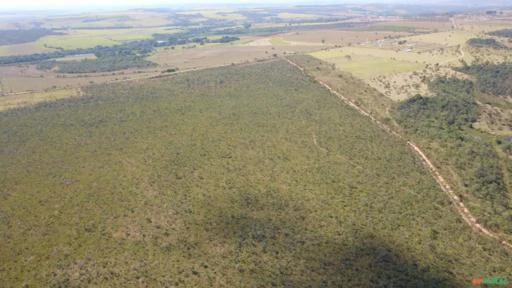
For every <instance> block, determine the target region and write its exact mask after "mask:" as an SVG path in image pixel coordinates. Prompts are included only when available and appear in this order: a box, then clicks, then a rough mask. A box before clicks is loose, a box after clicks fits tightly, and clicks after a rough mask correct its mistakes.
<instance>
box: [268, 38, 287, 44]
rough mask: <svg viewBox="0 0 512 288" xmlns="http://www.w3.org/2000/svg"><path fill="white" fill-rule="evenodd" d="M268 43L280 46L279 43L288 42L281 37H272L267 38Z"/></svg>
mask: <svg viewBox="0 0 512 288" xmlns="http://www.w3.org/2000/svg"><path fill="white" fill-rule="evenodd" d="M269 42H270V44H272V45H276V46H280V45H290V42H288V41H286V40H284V39H283V38H281V37H272V38H270V40H269Z"/></svg>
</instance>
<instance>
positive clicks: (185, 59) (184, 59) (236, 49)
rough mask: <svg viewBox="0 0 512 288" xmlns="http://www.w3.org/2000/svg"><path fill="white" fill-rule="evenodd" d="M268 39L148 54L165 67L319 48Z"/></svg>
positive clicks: (210, 64)
mask: <svg viewBox="0 0 512 288" xmlns="http://www.w3.org/2000/svg"><path fill="white" fill-rule="evenodd" d="M267 43H268V44H269V45H222V46H213V47H197V48H189V49H174V50H172V49H159V50H158V51H157V52H156V53H154V54H153V55H152V56H150V57H148V60H149V61H152V62H155V63H158V64H160V65H161V66H162V67H173V68H179V69H181V70H187V69H201V68H209V67H216V66H225V65H231V64H237V63H245V62H254V61H257V60H263V59H269V58H275V57H278V56H283V55H286V54H291V53H297V52H310V51H314V50H316V49H318V47H315V46H295V45H276V46H271V43H270V42H267Z"/></svg>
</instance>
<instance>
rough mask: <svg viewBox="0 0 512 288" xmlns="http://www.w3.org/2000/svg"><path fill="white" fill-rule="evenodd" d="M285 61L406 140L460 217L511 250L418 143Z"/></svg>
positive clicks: (301, 69) (293, 63)
mask: <svg viewBox="0 0 512 288" xmlns="http://www.w3.org/2000/svg"><path fill="white" fill-rule="evenodd" d="M283 59H284V60H285V61H287V62H288V63H289V64H290V65H292V66H294V67H295V68H297V69H299V70H300V71H301V72H302V74H304V75H308V76H311V77H312V78H313V79H314V80H315V81H316V82H318V83H319V84H320V85H322V86H323V87H324V88H325V89H327V90H328V91H329V92H330V93H331V94H333V95H335V96H337V97H338V98H339V99H340V100H342V101H343V102H344V103H345V104H347V105H348V106H350V107H352V108H354V109H355V110H356V111H357V112H359V114H361V115H363V116H365V117H368V118H370V120H371V121H372V122H373V123H375V124H377V126H379V127H380V128H382V129H383V130H384V131H386V132H387V133H388V134H391V135H393V136H395V137H397V138H399V139H400V140H403V141H406V143H407V145H408V146H409V147H411V149H412V151H413V152H414V154H416V155H417V156H418V157H419V158H420V159H421V162H422V163H423V165H424V166H425V167H426V168H427V169H428V171H429V172H430V174H431V175H432V177H434V179H435V180H436V182H437V184H438V185H439V186H440V187H441V189H442V190H443V191H444V192H445V193H446V194H447V195H448V197H449V198H450V200H451V202H452V204H453V206H455V209H456V210H457V212H458V213H459V215H460V216H461V217H462V219H464V221H465V222H466V223H467V224H468V225H469V226H470V227H471V228H472V229H473V230H474V231H476V232H479V233H481V234H483V235H486V236H488V237H490V238H493V239H495V240H497V241H498V242H500V244H501V245H503V246H504V247H506V248H508V249H510V250H512V244H511V243H510V242H508V241H506V240H505V239H503V237H501V236H500V235H498V234H497V233H494V232H492V231H491V230H489V229H488V228H486V227H484V226H483V225H482V224H480V223H479V221H478V219H476V217H474V216H473V215H472V214H471V212H470V211H469V209H468V208H467V207H466V205H464V203H463V202H462V201H461V199H460V197H458V196H457V195H456V194H455V192H454V191H453V189H452V188H451V187H450V185H449V184H448V182H447V181H446V180H445V179H444V178H443V176H442V175H441V173H440V172H439V170H438V169H437V168H436V167H435V166H434V165H433V164H432V161H430V159H429V158H428V157H427V156H426V155H425V153H424V152H423V151H422V150H421V149H420V148H419V147H418V145H416V144H415V143H414V142H412V141H411V140H407V139H405V138H404V137H403V136H402V135H401V134H399V133H398V132H396V131H395V130H393V129H391V128H390V127H389V126H387V125H385V124H384V123H382V122H380V121H379V120H377V119H376V118H375V117H373V116H372V115H371V114H370V113H368V112H367V111H365V110H364V109H362V108H361V107H359V106H358V105H356V104H355V103H354V102H352V101H350V100H349V99H348V98H347V97H345V96H343V95H341V94H340V93H339V92H337V91H336V90H334V89H333V88H331V87H330V86H329V85H327V84H326V83H324V82H323V81H321V80H319V79H317V78H315V77H314V76H312V75H309V74H308V73H306V71H305V69H304V68H303V67H301V66H300V65H298V64H297V63H295V62H293V61H292V60H290V59H288V58H283Z"/></svg>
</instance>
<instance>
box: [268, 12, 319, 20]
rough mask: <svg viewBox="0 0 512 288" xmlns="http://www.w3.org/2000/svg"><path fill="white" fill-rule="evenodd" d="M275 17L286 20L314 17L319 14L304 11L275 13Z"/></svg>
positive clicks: (317, 16)
mask: <svg viewBox="0 0 512 288" xmlns="http://www.w3.org/2000/svg"><path fill="white" fill-rule="evenodd" d="M277 17H279V18H281V19H286V20H293V19H314V18H319V17H320V16H319V15H315V14H306V13H279V14H277Z"/></svg>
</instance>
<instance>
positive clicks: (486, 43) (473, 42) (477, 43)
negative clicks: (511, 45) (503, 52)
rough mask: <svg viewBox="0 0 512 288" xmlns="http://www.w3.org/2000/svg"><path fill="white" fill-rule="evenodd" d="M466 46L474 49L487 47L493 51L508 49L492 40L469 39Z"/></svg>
mask: <svg viewBox="0 0 512 288" xmlns="http://www.w3.org/2000/svg"><path fill="white" fill-rule="evenodd" d="M468 45H469V46H472V47H475V48H485V47H489V48H494V49H508V47H507V46H505V45H503V44H502V43H500V42H498V41H496V39H492V38H471V39H469V40H468Z"/></svg>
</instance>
